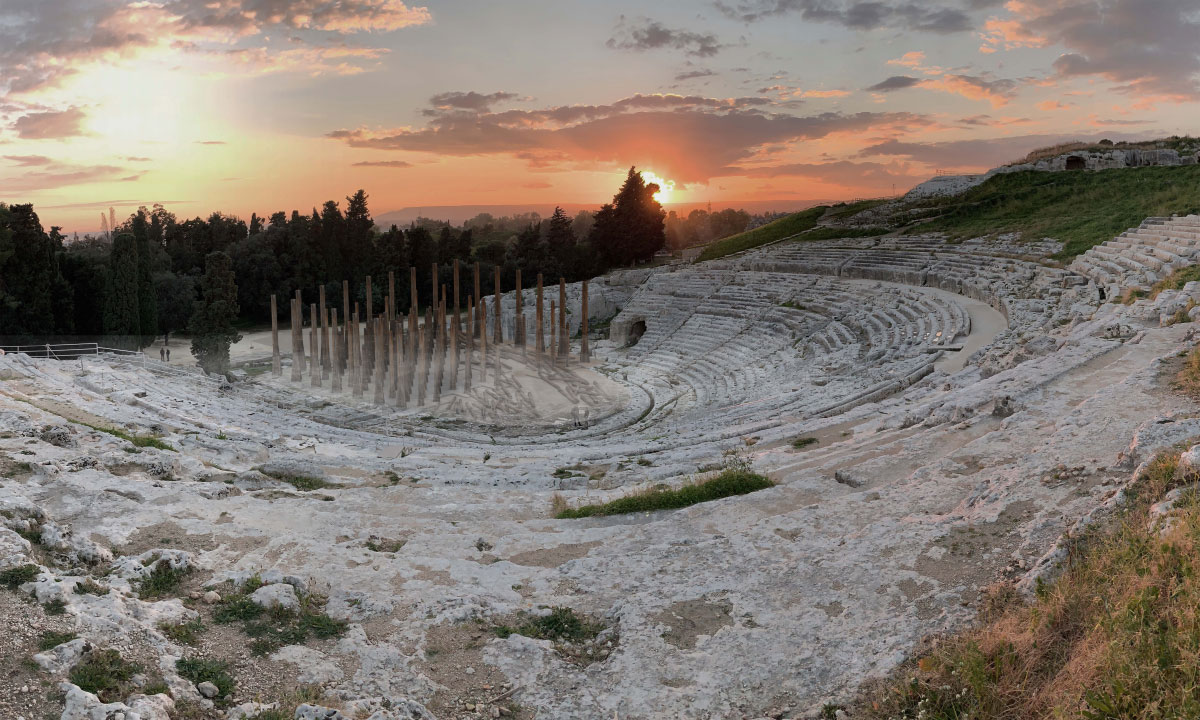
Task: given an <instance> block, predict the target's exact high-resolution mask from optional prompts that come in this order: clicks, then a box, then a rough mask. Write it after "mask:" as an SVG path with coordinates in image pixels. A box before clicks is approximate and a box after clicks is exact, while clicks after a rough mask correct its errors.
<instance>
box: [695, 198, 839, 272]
mask: <svg viewBox="0 0 1200 720" xmlns="http://www.w3.org/2000/svg"><path fill="white" fill-rule="evenodd" d="M825 209H826V208H825V206H824V205H818V206H816V207H811V208H809V209H807V210H803V211H801V212H798V213H793V214H791V215H788V216H787V217H782V218H779V219H778V220H776V221H774V222H770V223H767V224H766V225H763V226H762V227H757V228H754V229H753V230H747V231H746V232H743V233H738V234H737V235H730V236H729V237H727V238H723V239H721V240H717V241H716V242H714V243H711V244H710V245H709V246H708V247H706V248H704V250H703V251H702V252H701V253H700V257H699V258H698V261H701V262H702V261H704V260H716V259H717V258H721V257H725V256H726V255H732V254H733V253H736V252H742V251H743V250H750V249H753V248H756V247H759V246H761V245H766V244H767V243H772V242H775V241H777V240H783V239H785V238H788V237H791V236H793V235H798V234H800V233H802V232H806V231H808V230H812V229H813V228H814V227H816V226H817V221H818V220H820V219H821V216H822V215H823V214H824V213H825Z"/></svg>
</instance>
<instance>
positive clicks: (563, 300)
mask: <svg viewBox="0 0 1200 720" xmlns="http://www.w3.org/2000/svg"><path fill="white" fill-rule="evenodd" d="M570 354H571V338H570V335H569V333H568V332H567V281H566V279H564V278H561V277H560V278H559V279H558V360H559V362H564V363H565V362H566V361H567V359H568V357H569V356H570Z"/></svg>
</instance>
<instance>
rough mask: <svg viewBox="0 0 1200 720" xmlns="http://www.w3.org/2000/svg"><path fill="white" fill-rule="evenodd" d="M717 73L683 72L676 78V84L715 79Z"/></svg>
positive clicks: (710, 71)
mask: <svg viewBox="0 0 1200 720" xmlns="http://www.w3.org/2000/svg"><path fill="white" fill-rule="evenodd" d="M716 74H717V73H715V72H713V71H712V70H688V71H686V72H681V73H679V74H678V75H676V76H675V82H683V81H684V80H695V79H696V78H705V77H713V76H714V75H716Z"/></svg>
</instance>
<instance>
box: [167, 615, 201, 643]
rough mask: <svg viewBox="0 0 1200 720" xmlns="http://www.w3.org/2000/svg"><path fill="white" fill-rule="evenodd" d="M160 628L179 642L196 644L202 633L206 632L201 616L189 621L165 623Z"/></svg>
mask: <svg viewBox="0 0 1200 720" xmlns="http://www.w3.org/2000/svg"><path fill="white" fill-rule="evenodd" d="M158 629H159V631H160V632H162V634H163V635H166V636H167V637H169V638H171V639H172V640H174V641H175V642H177V643H183V644H184V645H195V644H196V642H197V641H198V640H199V639H200V633H202V632H204V623H203V622H201V621H200V618H196V619H194V620H189V621H188V622H181V623H163V624H162V625H159V626H158Z"/></svg>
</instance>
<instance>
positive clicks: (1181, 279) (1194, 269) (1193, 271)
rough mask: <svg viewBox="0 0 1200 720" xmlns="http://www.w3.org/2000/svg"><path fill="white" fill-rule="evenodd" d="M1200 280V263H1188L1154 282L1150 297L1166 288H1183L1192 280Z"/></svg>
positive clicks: (1155, 295) (1156, 295)
mask: <svg viewBox="0 0 1200 720" xmlns="http://www.w3.org/2000/svg"><path fill="white" fill-rule="evenodd" d="M1196 281H1200V265H1188V266H1187V267H1182V268H1179V269H1178V270H1175V271H1173V272H1172V273H1171V274H1170V275H1168V276H1166V277H1165V278H1163V279H1162V280H1159V281H1158V282H1156V283H1154V285H1153V286H1151V288H1150V297H1155V298H1156V297H1158V294H1159V293H1161V292H1162V291H1164V290H1182V289H1183V286H1184V285H1187V284H1188V283H1190V282H1196Z"/></svg>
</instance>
